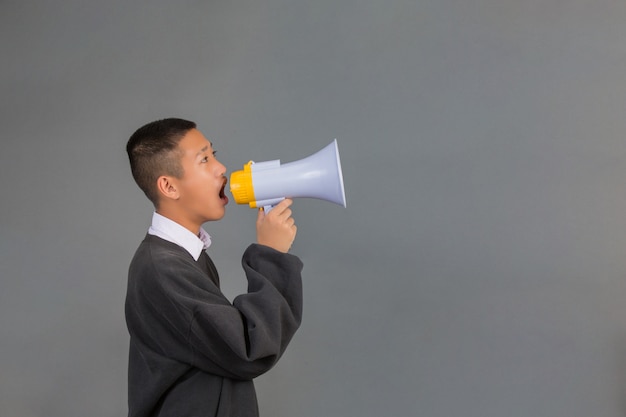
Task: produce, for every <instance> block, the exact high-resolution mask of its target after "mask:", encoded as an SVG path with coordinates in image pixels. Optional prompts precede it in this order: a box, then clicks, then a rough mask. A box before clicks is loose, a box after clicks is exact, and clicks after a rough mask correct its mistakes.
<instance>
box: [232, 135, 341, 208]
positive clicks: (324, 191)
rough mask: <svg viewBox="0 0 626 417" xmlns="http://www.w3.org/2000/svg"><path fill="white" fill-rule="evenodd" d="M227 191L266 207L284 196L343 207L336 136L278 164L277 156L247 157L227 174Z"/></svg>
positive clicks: (245, 201)
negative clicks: (258, 159)
mask: <svg viewBox="0 0 626 417" xmlns="http://www.w3.org/2000/svg"><path fill="white" fill-rule="evenodd" d="M230 192H231V194H232V195H233V197H234V198H235V201H236V202H237V204H248V205H249V206H250V207H251V208H257V207H264V208H265V210H266V211H269V210H271V208H272V207H273V206H274V205H276V204H278V203H279V202H280V201H282V200H284V199H285V198H294V197H309V198H317V199H320V200H326V201H330V202H331V203H335V204H339V205H341V206H344V207H346V194H345V190H344V186H343V174H342V172H341V161H340V160H339V148H338V147H337V139H335V140H334V141H333V142H331V143H330V144H329V145H328V146H326V147H325V148H324V149H322V150H321V151H319V152H317V153H315V154H313V155H311V156H308V157H306V158H304V159H300V160H298V161H294V162H290V163H287V164H283V165H281V163H280V160H279V159H276V160H273V161H265V162H254V161H250V162H248V163H247V164H246V165H244V166H243V170H242V171H235V172H233V173H232V174H231V175H230Z"/></svg>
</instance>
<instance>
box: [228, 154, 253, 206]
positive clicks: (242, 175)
mask: <svg viewBox="0 0 626 417" xmlns="http://www.w3.org/2000/svg"><path fill="white" fill-rule="evenodd" d="M252 163H253V162H252V161H250V162H248V163H247V164H245V165H244V166H243V171H235V172H233V173H232V174H230V192H231V194H232V195H233V197H234V198H235V202H236V203H237V204H249V203H250V202H255V199H254V187H253V186H252V168H251V166H252Z"/></svg>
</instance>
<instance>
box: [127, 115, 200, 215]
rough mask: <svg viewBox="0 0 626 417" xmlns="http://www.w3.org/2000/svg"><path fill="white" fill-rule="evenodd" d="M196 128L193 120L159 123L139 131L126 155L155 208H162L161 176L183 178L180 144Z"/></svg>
mask: <svg viewBox="0 0 626 417" xmlns="http://www.w3.org/2000/svg"><path fill="white" fill-rule="evenodd" d="M195 128H196V124H195V123H194V122H191V121H189V120H183V119H176V118H169V119H163V120H157V121H155V122H152V123H148V124H147V125H145V126H142V127H140V128H139V129H137V131H136V132H135V133H133V135H132V136H131V137H130V139H129V140H128V143H127V144H126V152H127V153H128V159H129V160H130V169H131V172H132V174H133V178H134V179H135V182H136V183H137V185H138V186H139V188H141V190H142V191H143V192H144V193H145V194H146V196H147V197H148V199H149V200H150V201H152V204H154V206H155V207H158V205H159V192H158V189H157V179H158V178H159V177H160V176H161V175H169V176H172V177H176V178H181V177H182V176H183V167H182V165H181V161H180V158H181V150H180V149H179V148H178V143H179V142H180V140H181V139H182V138H183V137H184V136H185V135H186V134H187V132H189V131H190V130H191V129H195Z"/></svg>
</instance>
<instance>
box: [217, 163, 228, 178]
mask: <svg viewBox="0 0 626 417" xmlns="http://www.w3.org/2000/svg"><path fill="white" fill-rule="evenodd" d="M216 171H217V174H218V175H219V176H220V177H224V176H226V166H225V165H224V164H222V163H221V162H218V165H217V167H216Z"/></svg>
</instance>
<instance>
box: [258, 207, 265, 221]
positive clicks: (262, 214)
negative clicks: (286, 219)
mask: <svg viewBox="0 0 626 417" xmlns="http://www.w3.org/2000/svg"><path fill="white" fill-rule="evenodd" d="M257 211H258V213H257V215H256V221H257V223H260V222H262V221H263V219H264V218H265V210H263V207H261V208H260V209H258V210H257Z"/></svg>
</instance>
